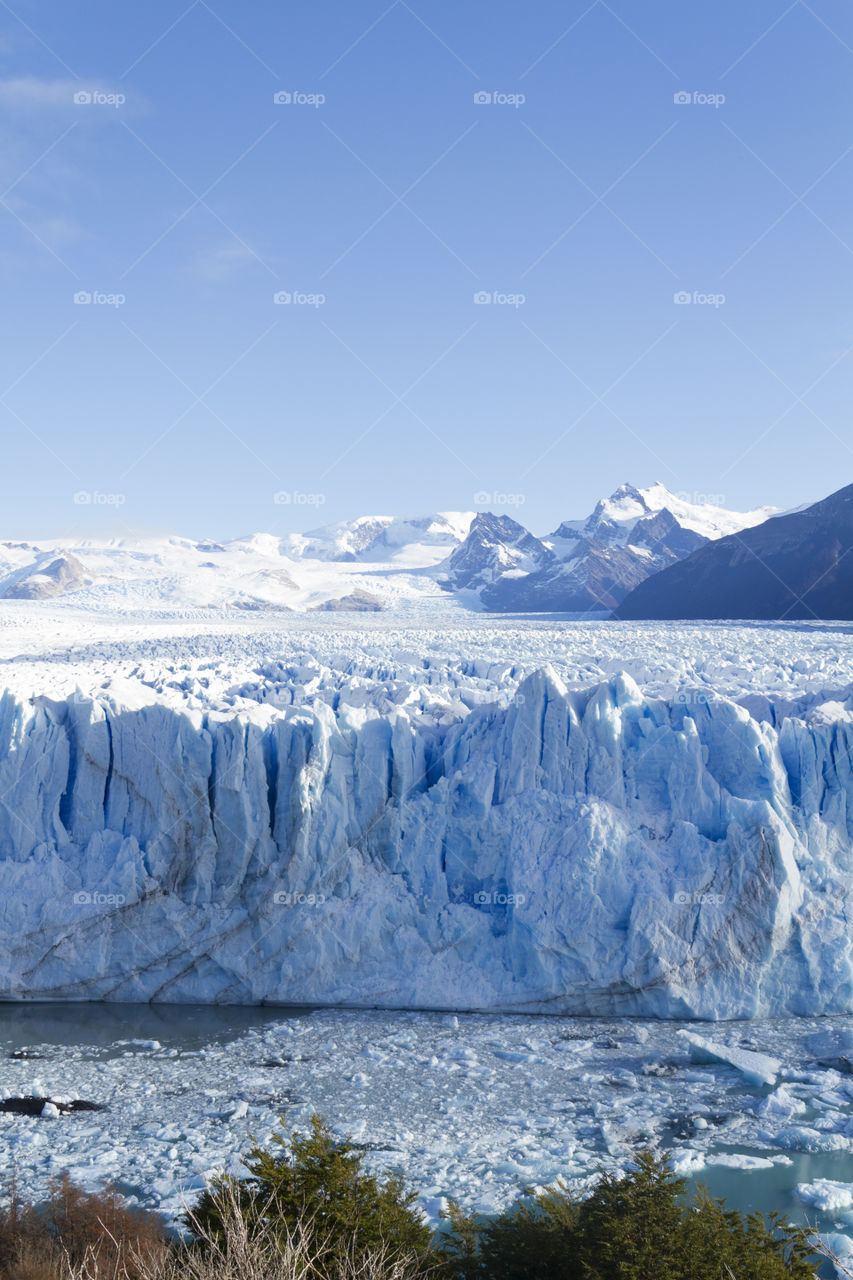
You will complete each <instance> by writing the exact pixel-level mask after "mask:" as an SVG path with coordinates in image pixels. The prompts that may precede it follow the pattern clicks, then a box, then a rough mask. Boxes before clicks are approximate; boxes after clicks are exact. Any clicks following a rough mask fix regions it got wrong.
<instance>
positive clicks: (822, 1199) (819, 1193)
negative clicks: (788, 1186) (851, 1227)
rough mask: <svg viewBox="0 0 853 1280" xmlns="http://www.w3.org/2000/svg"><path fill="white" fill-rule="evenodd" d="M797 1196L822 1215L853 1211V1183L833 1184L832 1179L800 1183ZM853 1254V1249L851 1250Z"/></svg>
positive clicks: (818, 1179) (817, 1179) (816, 1179)
mask: <svg viewBox="0 0 853 1280" xmlns="http://www.w3.org/2000/svg"><path fill="white" fill-rule="evenodd" d="M797 1195H798V1196H799V1197H800V1199H801V1200H802V1201H803V1204H810V1205H812V1207H813V1208H815V1209H820V1211H821V1212H822V1213H838V1212H839V1211H840V1210H842V1209H853V1182H833V1180H832V1179H831V1178H815V1180H814V1182H798V1183H797ZM851 1252H853V1247H852V1248H851Z"/></svg>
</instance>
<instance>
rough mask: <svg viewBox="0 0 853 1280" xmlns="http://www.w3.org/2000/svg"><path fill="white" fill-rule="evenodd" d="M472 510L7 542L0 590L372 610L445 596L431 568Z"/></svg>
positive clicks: (190, 603) (179, 607)
mask: <svg viewBox="0 0 853 1280" xmlns="http://www.w3.org/2000/svg"><path fill="white" fill-rule="evenodd" d="M473 518H474V515H473V512H439V513H437V514H435V515H430V516H424V517H422V518H414V519H410V520H403V519H396V518H393V517H391V516H364V517H361V518H359V519H356V520H351V521H346V522H342V523H339V524H334V525H329V526H326V527H323V528H319V529H315V530H313V531H312V532H310V533H307V534H291V535H289V536H287V537H283V538H281V537H278V536H276V535H274V534H271V533H256V534H252V535H250V536H247V537H244V538H236V539H233V540H231V541H229V542H216V541H210V540H200V541H196V540H194V539H191V538H180V537H155V536H150V535H146V536H128V537H123V538H111V539H104V540H102V541H98V540H97V539H92V538H86V539H81V540H72V539H68V538H66V539H60V540H58V541H56V542H43V543H41V542H39V543H29V542H18V543H13V542H6V543H0V599H7V600H41V599H48V598H51V599H57V598H60V597H62V598H63V599H64V600H65V601H66V602H68V603H69V604H74V605H77V606H80V607H82V608H86V609H92V610H96V611H107V612H112V613H128V612H133V611H143V612H146V613H149V614H150V613H152V612H165V613H174V612H178V613H180V612H182V611H189V612H196V611H199V610H206V609H218V610H222V609H226V610H233V609H240V610H251V611H259V610H280V611H282V610H284V611H295V612H300V613H303V612H308V611H310V610H312V609H323V610H326V611H329V610H332V611H336V610H345V611H354V610H355V611H357V610H365V611H368V612H372V611H374V610H376V609H386V608H392V609H393V608H395V607H402V608H405V607H408V606H412V605H416V604H418V603H419V602H421V601H423V600H426V601H429V600H430V599H434V600H436V602H437V603H438V605H439V607H440V606H441V605H442V604H444V605H445V607H446V603H447V602H446V599H444V597H443V593H442V592H441V590H440V588H439V587H438V586H437V584H436V583H435V581H434V579H433V577H432V576H431V575H432V570H433V569H434V567H435V566H436V565H437V564H439V563H440V562H441V561H442V560H444V559H445V558H446V557H447V554H448V552H449V551H451V550H452V549H453V548H454V547H456V546H458V545H459V544H460V543H461V542H462V541H463V540H464V538H465V537H466V535H467V533H468V530H469V528H470V525H471V521H472V520H473Z"/></svg>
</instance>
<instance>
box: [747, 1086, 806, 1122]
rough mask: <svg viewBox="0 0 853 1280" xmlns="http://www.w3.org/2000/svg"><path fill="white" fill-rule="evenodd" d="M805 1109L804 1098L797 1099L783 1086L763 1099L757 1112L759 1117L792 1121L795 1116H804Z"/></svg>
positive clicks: (756, 1109)
mask: <svg viewBox="0 0 853 1280" xmlns="http://www.w3.org/2000/svg"><path fill="white" fill-rule="evenodd" d="M805 1109H806V1104H805V1102H803V1100H802V1098H797V1097H795V1096H794V1094H792V1093H789V1092H788V1090H787V1088H786V1087H785V1085H782V1086H781V1087H780V1088H779V1089H777V1090H776V1092H775V1093H771V1094H769V1095H768V1097H766V1098H762V1100H761V1101H760V1102H759V1103H758V1105H757V1107H756V1108H755V1111H756V1114H757V1115H759V1116H767V1117H768V1118H769V1117H774V1118H776V1119H778V1120H790V1119H791V1118H792V1117H793V1116H799V1115H802V1113H803V1112H804V1111H805Z"/></svg>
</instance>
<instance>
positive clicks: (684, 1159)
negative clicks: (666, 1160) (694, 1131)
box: [671, 1147, 705, 1178]
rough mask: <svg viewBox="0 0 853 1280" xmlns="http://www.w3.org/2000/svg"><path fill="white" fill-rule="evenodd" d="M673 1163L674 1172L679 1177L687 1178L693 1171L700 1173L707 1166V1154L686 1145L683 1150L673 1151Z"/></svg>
mask: <svg viewBox="0 0 853 1280" xmlns="http://www.w3.org/2000/svg"><path fill="white" fill-rule="evenodd" d="M671 1164H672V1171H673V1173H674V1174H676V1175H677V1176H678V1177H679V1178H687V1177H689V1176H690V1174H691V1173H699V1172H701V1170H702V1169H704V1168H705V1156H704V1154H703V1152H701V1151H694V1150H693V1148H692V1147H684V1148H682V1150H681V1151H673V1153H672V1157H671Z"/></svg>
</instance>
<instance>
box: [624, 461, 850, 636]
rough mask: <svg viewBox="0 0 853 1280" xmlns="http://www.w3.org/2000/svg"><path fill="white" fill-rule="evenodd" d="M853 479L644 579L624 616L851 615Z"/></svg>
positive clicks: (626, 604) (628, 601)
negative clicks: (820, 496)
mask: <svg viewBox="0 0 853 1280" xmlns="http://www.w3.org/2000/svg"><path fill="white" fill-rule="evenodd" d="M851 551H853V485H848V486H847V487H846V488H844V489H840V490H839V491H838V492H837V493H833V494H831V495H830V496H829V497H828V498H824V499H823V501H821V502H816V503H815V504H814V505H813V506H809V507H806V508H805V509H802V508H800V509H798V510H797V511H794V512H786V513H785V514H783V515H778V516H775V517H774V518H773V519H772V520H768V521H766V522H765V523H764V524H762V525H759V526H758V527H757V528H753V529H748V530H742V531H741V532H738V533H733V534H730V535H729V536H728V537H726V538H722V539H720V540H719V541H717V542H715V543H713V544H703V545H702V546H701V548H699V549H698V550H697V551H696V552H695V553H694V554H693V555H691V556H690V557H689V559H687V560H685V561H683V562H682V563H681V564H676V565H673V566H672V567H671V568H669V569H666V570H665V571H664V572H663V573H660V574H657V575H655V577H654V579H651V578H650V579H648V580H647V581H646V582H644V583H642V584H641V585H640V586H639V587H638V588H637V589H636V591H633V592H632V593H631V594H630V595H629V596H628V597H627V599H625V600H624V601H623V602H622V604H621V605H620V607H619V609H618V610H617V612H616V617H618V618H780V619H785V620H787V621H793V620H799V619H810V618H811V619H814V618H834V619H850V618H853V556H851V555H850V552H851Z"/></svg>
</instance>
